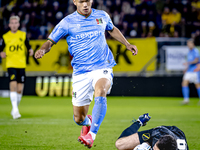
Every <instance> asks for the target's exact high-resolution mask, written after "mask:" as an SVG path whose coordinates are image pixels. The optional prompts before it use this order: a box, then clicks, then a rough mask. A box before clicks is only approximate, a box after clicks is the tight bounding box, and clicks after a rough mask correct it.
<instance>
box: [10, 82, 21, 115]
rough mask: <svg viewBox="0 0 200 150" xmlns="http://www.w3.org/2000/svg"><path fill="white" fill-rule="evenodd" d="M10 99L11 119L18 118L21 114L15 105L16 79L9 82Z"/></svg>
mask: <svg viewBox="0 0 200 150" xmlns="http://www.w3.org/2000/svg"><path fill="white" fill-rule="evenodd" d="M10 100H11V104H12V111H11V115H12V116H13V119H18V118H20V117H21V115H20V113H19V109H18V105H17V81H11V82H10Z"/></svg>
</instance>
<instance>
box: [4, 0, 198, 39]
mask: <svg viewBox="0 0 200 150" xmlns="http://www.w3.org/2000/svg"><path fill="white" fill-rule="evenodd" d="M1 6H2V7H1V8H0V29H1V32H2V31H3V32H5V31H7V30H8V18H9V17H10V16H12V15H18V16H20V18H21V30H23V31H27V34H29V35H30V37H31V39H34V38H36V39H37V38H46V37H47V35H48V33H49V31H50V30H51V29H52V28H54V26H55V25H56V24H57V23H58V22H59V21H60V20H61V19H62V18H63V17H65V16H66V15H68V14H71V13H73V12H74V11H76V9H75V6H74V4H73V0H69V1H66V0H12V1H11V0H9V1H2V3H1ZM93 8H96V9H100V10H104V11H106V12H107V13H108V14H109V15H110V17H111V18H112V20H113V23H114V25H115V26H117V27H118V28H119V29H120V30H122V31H123V32H124V33H125V36H126V37H151V36H158V37H160V36H161V37H166V36H167V37H168V36H170V37H177V36H178V37H191V35H193V34H192V33H196V30H199V28H200V1H199V0H191V1H188V0H175V1H174V0H123V1H122V0H93ZM150 22H151V23H150ZM149 25H153V26H149ZM152 28H153V30H152ZM194 37H196V36H194ZM197 37H198V36H197ZM197 41H198V40H197Z"/></svg>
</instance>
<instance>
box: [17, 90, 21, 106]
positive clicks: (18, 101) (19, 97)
mask: <svg viewBox="0 0 200 150" xmlns="http://www.w3.org/2000/svg"><path fill="white" fill-rule="evenodd" d="M21 99H22V94H19V93H17V106H19V103H20V101H21Z"/></svg>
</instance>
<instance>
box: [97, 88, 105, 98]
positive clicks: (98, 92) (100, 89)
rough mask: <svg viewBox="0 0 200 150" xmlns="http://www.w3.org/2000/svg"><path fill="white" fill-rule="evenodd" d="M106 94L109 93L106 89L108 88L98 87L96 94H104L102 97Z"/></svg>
mask: <svg viewBox="0 0 200 150" xmlns="http://www.w3.org/2000/svg"><path fill="white" fill-rule="evenodd" d="M106 94H107V90H106V88H103V87H102V88H98V89H96V91H95V96H102V97H104V96H106Z"/></svg>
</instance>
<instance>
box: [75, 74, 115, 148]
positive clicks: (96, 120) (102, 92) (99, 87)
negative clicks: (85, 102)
mask: <svg viewBox="0 0 200 150" xmlns="http://www.w3.org/2000/svg"><path fill="white" fill-rule="evenodd" d="M110 86H111V82H110V81H109V80H108V79H106V78H101V79H99V80H98V81H97V82H96V84H95V99H94V100H95V105H94V107H93V111H92V119H93V120H92V125H91V128H90V132H89V133H88V134H87V135H85V136H80V137H79V140H80V141H81V142H82V143H84V144H85V145H86V146H87V147H88V148H91V147H92V145H93V142H94V140H95V137H96V134H97V132H98V130H99V127H100V125H101V123H102V121H103V119H104V117H105V114H106V111H107V99H106V94H107V92H108V90H109V88H110Z"/></svg>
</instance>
